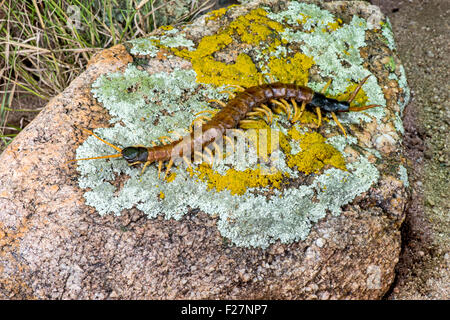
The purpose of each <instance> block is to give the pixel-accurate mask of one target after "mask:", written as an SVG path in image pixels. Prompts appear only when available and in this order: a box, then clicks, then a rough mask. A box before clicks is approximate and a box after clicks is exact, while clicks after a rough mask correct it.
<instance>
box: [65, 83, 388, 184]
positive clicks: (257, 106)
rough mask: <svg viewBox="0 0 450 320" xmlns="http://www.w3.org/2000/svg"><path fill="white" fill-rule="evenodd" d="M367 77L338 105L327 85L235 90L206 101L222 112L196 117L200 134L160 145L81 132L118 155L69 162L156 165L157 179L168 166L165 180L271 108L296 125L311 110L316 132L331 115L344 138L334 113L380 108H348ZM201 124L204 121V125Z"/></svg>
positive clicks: (166, 140) (273, 85)
mask: <svg viewBox="0 0 450 320" xmlns="http://www.w3.org/2000/svg"><path fill="white" fill-rule="evenodd" d="M369 77H370V75H369V76H367V77H365V78H364V79H363V80H362V81H361V82H360V83H359V84H358V85H357V87H356V88H355V90H354V91H353V92H352V93H351V94H350V96H349V98H348V100H347V101H338V100H337V99H334V98H331V97H327V96H325V94H324V93H325V92H326V90H327V88H328V86H329V85H330V82H328V83H327V84H326V85H325V87H324V88H323V89H322V91H321V92H315V91H314V90H312V89H311V88H309V87H306V86H301V85H297V84H294V83H282V82H272V83H260V84H259V85H256V86H252V87H248V88H244V87H242V86H234V87H235V88H236V91H234V92H230V95H231V99H230V100H229V101H228V102H227V103H225V102H223V101H220V100H210V101H209V102H215V103H217V104H218V105H219V106H220V107H221V109H219V110H218V111H217V112H215V113H213V115H212V117H210V118H209V117H207V116H205V115H200V116H199V119H200V120H201V121H202V128H201V133H200V134H195V131H194V130H191V131H190V133H189V134H188V135H187V136H181V135H180V137H179V139H177V140H175V141H174V140H172V139H170V138H169V137H167V136H166V137H162V138H161V141H164V142H163V143H162V144H160V145H156V144H153V145H152V146H143V145H132V146H128V147H125V148H120V147H118V146H115V145H113V144H112V143H110V142H108V141H105V140H104V139H102V138H100V137H98V136H97V135H95V134H94V133H93V132H92V131H90V130H88V129H84V130H85V131H86V132H88V133H89V134H90V135H93V136H94V137H95V138H97V139H98V140H100V141H102V142H103V143H105V144H107V145H109V146H110V147H112V148H113V149H115V150H116V151H118V153H116V154H112V155H105V156H97V157H91V158H82V159H73V160H69V161H68V162H72V161H81V160H92V159H106V158H118V157H122V158H123V159H124V160H125V161H126V162H127V163H128V164H129V165H130V166H131V165H138V164H143V168H142V172H141V175H142V174H143V173H144V170H145V168H146V167H148V166H149V165H151V164H153V163H158V178H160V176H161V170H162V166H163V163H165V162H167V165H166V171H165V175H164V179H166V178H167V175H168V173H169V172H170V169H171V168H172V166H173V164H174V161H175V159H182V160H184V162H186V164H187V165H188V166H190V165H191V159H190V158H191V156H192V155H193V154H196V153H198V151H196V150H198V147H201V149H205V150H207V151H209V152H211V150H209V149H207V148H206V147H207V146H209V145H211V144H215V141H216V140H217V139H220V138H222V137H223V136H224V134H225V132H226V130H229V129H236V128H238V126H240V125H243V124H246V123H249V122H252V121H254V118H255V117H261V118H265V120H266V121H269V122H272V118H273V109H274V108H278V109H281V110H282V111H284V113H286V115H287V117H288V120H289V121H291V122H292V123H295V122H297V121H299V120H300V117H301V116H302V114H303V113H304V111H305V110H306V108H310V109H312V110H313V111H315V112H316V113H317V117H318V123H317V128H319V127H320V126H321V124H322V113H324V114H330V115H331V117H332V118H333V120H334V121H335V123H336V124H337V126H338V127H339V128H340V130H341V131H342V132H343V134H344V135H345V136H346V135H347V133H346V130H345V129H344V127H343V126H342V124H341V123H340V122H339V120H338V117H337V115H336V114H337V113H342V112H359V111H363V110H367V109H371V108H375V107H381V105H377V104H371V105H366V106H352V105H351V103H352V102H353V100H354V98H355V97H356V95H357V94H358V92H359V91H360V89H361V87H362V86H363V84H364V83H365V82H366V81H367V79H368V78H369ZM289 102H290V103H289ZM299 104H300V106H299ZM205 112H206V111H205ZM204 120H207V121H206V122H205V121H204Z"/></svg>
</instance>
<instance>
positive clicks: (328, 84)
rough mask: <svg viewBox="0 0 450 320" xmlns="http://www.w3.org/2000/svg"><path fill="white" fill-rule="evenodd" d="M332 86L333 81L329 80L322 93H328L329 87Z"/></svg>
mask: <svg viewBox="0 0 450 320" xmlns="http://www.w3.org/2000/svg"><path fill="white" fill-rule="evenodd" d="M330 84H331V79H330V80H328V82H327V84H326V85H325V87H323V89H322V91H321V93H322V94H325V92H327V90H328V87H329V86H330Z"/></svg>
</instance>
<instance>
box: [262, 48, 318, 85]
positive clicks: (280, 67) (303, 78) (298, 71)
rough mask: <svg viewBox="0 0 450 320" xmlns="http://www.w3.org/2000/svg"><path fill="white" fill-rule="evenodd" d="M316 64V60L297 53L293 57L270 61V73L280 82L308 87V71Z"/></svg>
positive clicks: (274, 58)
mask: <svg viewBox="0 0 450 320" xmlns="http://www.w3.org/2000/svg"><path fill="white" fill-rule="evenodd" d="M313 64H314V60H313V59H312V58H310V57H308V56H306V55H304V54H302V53H299V52H298V53H296V54H295V55H294V56H293V57H288V58H276V57H271V58H270V59H269V63H268V68H269V70H270V73H271V74H272V75H273V76H275V77H276V78H277V79H278V81H280V82H285V83H296V84H298V85H306V84H307V83H308V71H309V69H310V68H311V67H312V65H313Z"/></svg>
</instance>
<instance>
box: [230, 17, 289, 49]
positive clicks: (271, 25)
mask: <svg viewBox="0 0 450 320" xmlns="http://www.w3.org/2000/svg"><path fill="white" fill-rule="evenodd" d="M266 16H267V12H266V11H264V9H261V8H258V9H255V10H252V11H250V12H249V13H248V14H246V15H244V16H240V17H239V18H237V19H236V20H235V21H233V22H232V23H230V26H229V27H228V32H229V33H234V34H237V35H239V36H240V38H241V41H242V42H245V43H249V44H255V45H257V44H259V43H260V42H261V41H266V40H267V39H268V38H269V37H270V36H271V35H273V34H275V33H278V32H283V30H284V27H283V25H281V24H280V23H278V22H276V21H273V20H271V19H269V18H267V17H266Z"/></svg>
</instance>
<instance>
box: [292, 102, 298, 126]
mask: <svg viewBox="0 0 450 320" xmlns="http://www.w3.org/2000/svg"><path fill="white" fill-rule="evenodd" d="M291 103H292V105H293V106H294V115H293V116H292V123H295V122H297V121H298V118H297V117H298V112H299V110H298V106H297V102H296V101H295V99H291Z"/></svg>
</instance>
